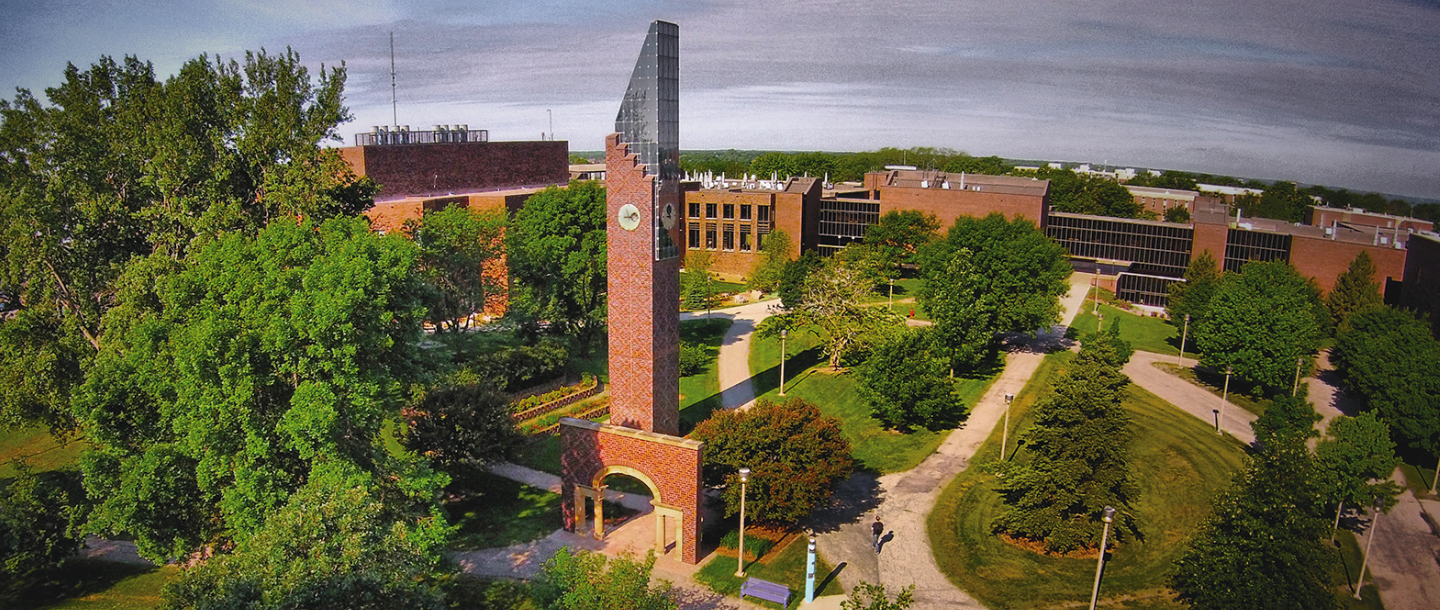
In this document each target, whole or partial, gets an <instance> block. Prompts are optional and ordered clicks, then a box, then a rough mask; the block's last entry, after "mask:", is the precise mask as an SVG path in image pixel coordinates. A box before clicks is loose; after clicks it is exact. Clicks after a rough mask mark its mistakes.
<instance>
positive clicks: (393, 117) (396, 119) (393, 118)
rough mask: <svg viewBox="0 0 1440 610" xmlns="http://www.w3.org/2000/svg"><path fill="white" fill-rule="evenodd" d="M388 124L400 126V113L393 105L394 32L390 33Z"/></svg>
mask: <svg viewBox="0 0 1440 610" xmlns="http://www.w3.org/2000/svg"><path fill="white" fill-rule="evenodd" d="M390 124H391V125H399V124H400V112H399V110H398V106H397V105H396V104H395V31H394V30H391V31H390Z"/></svg>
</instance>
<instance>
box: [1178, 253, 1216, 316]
mask: <svg viewBox="0 0 1440 610" xmlns="http://www.w3.org/2000/svg"><path fill="white" fill-rule="evenodd" d="M1221 277H1222V276H1221V275H1220V268H1219V266H1217V265H1216V264H1215V257H1214V256H1212V255H1211V254H1210V251H1209V250H1204V251H1201V252H1200V255H1199V256H1196V257H1194V258H1192V259H1190V264H1189V265H1187V266H1186V267H1185V276H1184V278H1185V281H1183V282H1171V283H1170V286H1169V287H1168V288H1166V291H1167V292H1168V294H1169V299H1168V300H1167V301H1166V304H1165V314H1166V315H1167V316H1169V318H1170V324H1171V325H1173V326H1182V325H1184V324H1185V316H1187V315H1188V316H1190V323H1191V324H1196V323H1198V322H1200V320H1203V319H1205V316H1206V314H1207V313H1209V310H1210V297H1212V296H1214V294H1215V288H1216V287H1217V286H1219V285H1220V278H1221Z"/></svg>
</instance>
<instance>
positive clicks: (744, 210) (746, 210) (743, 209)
mask: <svg viewBox="0 0 1440 610" xmlns="http://www.w3.org/2000/svg"><path fill="white" fill-rule="evenodd" d="M740 220H750V206H749V205H745V204H741V205H740Z"/></svg>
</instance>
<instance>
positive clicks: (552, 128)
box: [545, 108, 555, 142]
mask: <svg viewBox="0 0 1440 610" xmlns="http://www.w3.org/2000/svg"><path fill="white" fill-rule="evenodd" d="M545 116H547V117H550V141H551V142H554V141H555V115H554V114H553V113H551V112H550V109H549V108H546V109H545Z"/></svg>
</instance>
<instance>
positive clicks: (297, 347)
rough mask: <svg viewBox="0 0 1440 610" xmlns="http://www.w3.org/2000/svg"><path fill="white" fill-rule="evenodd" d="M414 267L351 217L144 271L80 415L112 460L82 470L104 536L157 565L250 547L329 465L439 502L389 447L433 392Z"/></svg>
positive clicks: (137, 271)
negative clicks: (424, 376) (397, 423)
mask: <svg viewBox="0 0 1440 610" xmlns="http://www.w3.org/2000/svg"><path fill="white" fill-rule="evenodd" d="M417 256H418V253H417V251H416V247H415V246H414V244H413V243H411V242H410V241H409V240H406V239H404V238H403V237H400V236H397V235H391V236H385V237H381V236H377V235H375V234H373V233H371V232H370V230H369V226H368V224H367V223H366V222H365V220H364V219H361V218H343V219H339V218H337V219H332V220H329V221H326V222H325V223H323V224H317V223H314V222H312V221H309V220H306V221H302V222H296V221H293V220H276V221H272V222H271V223H270V225H269V226H268V227H266V228H265V229H263V230H261V231H260V232H259V233H258V234H257V235H256V236H254V237H250V236H247V235H244V234H241V233H232V234H228V235H224V236H221V237H219V238H217V239H214V240H211V241H209V242H208V243H206V244H204V245H203V246H200V247H199V248H197V249H196V250H194V251H193V252H192V253H191V254H190V255H189V256H187V257H186V259H185V260H184V261H179V262H175V261H171V260H170V259H168V258H166V257H163V256H161V255H154V256H152V257H150V258H148V259H145V261H144V262H143V263H138V264H135V265H132V266H131V268H130V270H129V271H128V272H127V273H126V275H125V276H124V277H122V278H121V281H120V282H119V284H120V285H121V286H122V288H123V289H122V290H121V291H120V293H119V294H118V295H117V304H116V306H115V307H114V308H112V309H111V310H110V312H109V313H108V314H107V315H106V318H105V328H106V334H107V340H106V343H105V346H104V349H103V350H102V351H101V352H100V353H99V354H98V356H97V357H96V364H95V365H94V371H92V373H91V375H90V376H89V378H88V380H87V383H86V385H85V386H84V388H82V390H81V391H80V392H79V393H78V395H77V397H76V400H75V407H76V412H77V414H78V416H79V417H80V419H81V421H82V422H83V424H84V427H85V430H86V434H87V436H88V438H89V440H90V441H92V442H94V443H96V444H97V445H98V446H99V449H98V450H96V451H92V452H89V453H88V454H87V455H86V456H85V457H84V460H83V466H84V471H85V484H86V487H87V490H88V491H89V493H90V495H91V496H92V497H94V498H96V499H97V500H98V501H99V505H98V506H97V508H96V512H95V515H94V517H93V518H92V521H91V525H92V527H93V528H94V529H95V530H97V531H99V532H106V533H114V534H119V533H128V534H130V535H132V536H134V538H135V541H136V543H137V545H138V546H139V548H140V551H141V553H142V554H144V555H145V556H147V557H150V558H153V559H157V560H163V559H168V558H173V557H176V556H179V555H182V554H184V553H186V552H188V551H189V550H191V549H193V548H195V547H196V546H197V545H199V544H202V543H204V542H207V541H215V540H221V541H223V540H225V539H230V538H235V539H244V538H245V537H246V536H247V535H249V534H250V533H252V532H255V531H258V530H259V529H260V528H261V526H262V525H263V524H264V522H265V519H266V518H267V517H268V516H269V515H270V514H272V513H273V512H274V511H275V510H276V509H278V508H279V507H280V506H282V505H284V504H285V502H286V499H287V498H288V497H290V495H291V494H292V493H294V491H295V490H297V489H299V488H300V487H301V486H302V485H303V483H304V482H305V481H306V480H307V478H309V477H310V476H311V471H312V469H313V464H314V463H316V462H318V461H324V460H330V461H344V462H349V463H353V464H355V465H357V467H361V468H364V469H367V470H371V471H374V472H385V473H390V474H393V475H394V476H393V477H389V476H387V478H386V479H385V480H387V481H392V482H393V484H394V485H396V486H397V488H398V491H397V494H399V495H396V496H395V497H407V496H414V497H420V498H429V495H428V494H429V493H430V491H429V490H431V489H433V488H434V487H436V486H438V485H440V484H443V479H442V478H440V477H436V476H433V475H428V474H427V473H426V471H425V470H424V469H423V467H421V466H420V465H419V464H417V463H403V462H396V461H394V460H395V459H397V458H391V457H389V456H388V454H387V453H386V452H385V450H384V448H383V446H382V444H381V442H380V430H381V426H382V424H383V422H384V421H385V419H386V418H387V417H388V416H390V415H391V414H393V413H394V412H396V411H397V410H398V409H399V403H400V401H401V398H402V396H403V395H404V390H405V389H406V386H407V385H408V384H411V383H413V382H415V381H416V380H419V379H420V378H421V369H420V367H418V366H417V355H418V354H417V348H416V344H417V343H418V339H419V331H420V320H421V317H422V315H423V312H424V309H423V307H421V306H420V294H421V286H420V284H419V281H418V276H417V275H416V273H415V266H416V259H417ZM402 492H403V493H402Z"/></svg>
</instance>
